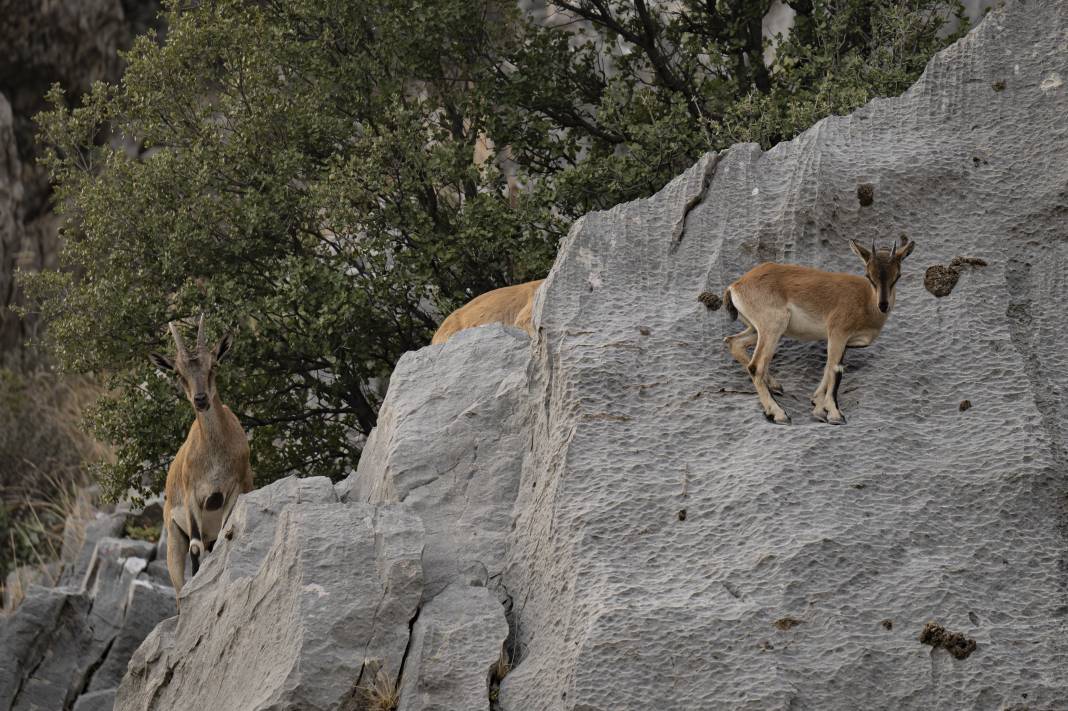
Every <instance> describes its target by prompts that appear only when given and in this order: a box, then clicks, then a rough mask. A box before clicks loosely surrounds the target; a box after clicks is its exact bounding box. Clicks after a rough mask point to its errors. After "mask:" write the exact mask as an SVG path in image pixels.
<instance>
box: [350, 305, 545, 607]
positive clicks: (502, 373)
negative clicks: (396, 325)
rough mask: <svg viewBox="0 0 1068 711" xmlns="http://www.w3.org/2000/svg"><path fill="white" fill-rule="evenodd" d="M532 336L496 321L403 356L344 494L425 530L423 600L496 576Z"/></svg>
mask: <svg viewBox="0 0 1068 711" xmlns="http://www.w3.org/2000/svg"><path fill="white" fill-rule="evenodd" d="M529 360H530V338H529V337H528V336H527V334H526V333H524V332H523V331H520V330H518V329H515V328H508V327H505V326H501V325H497V324H494V325H492V326H486V327H482V328H475V329H469V330H466V331H462V332H460V333H458V334H457V335H456V336H455V337H454V338H452V339H449V341H448V342H447V343H444V344H442V345H439V346H428V347H426V348H423V349H421V350H419V351H415V352H411V353H406V354H405V355H404V356H403V357H402V358H401V359H400V362H398V363H397V367H396V369H395V370H394V372H393V376H392V377H391V378H390V386H389V392H388V394H387V395H386V399H385V401H384V402H383V403H382V408H381V412H380V413H379V417H378V427H377V428H376V429H375V430H374V431H373V432H372V433H371V437H370V438H369V439H368V441H367V445H366V447H364V450H363V454H362V456H361V457H360V465H359V469H358V470H357V472H356V473H355V474H354V475H352V476H350V477H349V478H348V479H346V480H345V481H344V482H342V483H341V484H339V485H338V490H339V493H340V494H341V495H342V497H343V498H344V499H346V500H354V501H368V502H372V503H377V502H390V501H399V502H404V503H405V504H406V505H407V507H408V508H409V509H410V510H411V511H413V512H414V513H416V514H418V515H419V517H420V518H421V519H422V520H423V525H424V526H425V527H426V532H427V547H426V550H425V552H424V554H423V566H424V570H425V575H426V589H425V591H424V598H425V599H429V598H431V597H433V596H434V595H436V594H437V593H438V592H440V591H441V590H442V589H443V588H444V587H445V586H446V585H448V584H449V582H451V581H452V580H454V579H455V578H457V576H463V575H466V574H468V573H469V572H470V573H472V574H474V575H476V576H481V577H482V578H488V577H492V576H495V575H499V574H500V573H501V571H502V569H503V567H504V558H505V555H506V553H507V537H508V534H509V532H510V531H511V523H512V505H513V503H514V502H515V499H516V494H517V490H518V488H519V475H520V471H521V469H522V464H523V458H524V456H525V455H526V452H527V450H528V449H529V447H530V437H529V434H528V433H527V429H526V423H527V418H528V408H527V379H526V369H527V363H528V362H529Z"/></svg>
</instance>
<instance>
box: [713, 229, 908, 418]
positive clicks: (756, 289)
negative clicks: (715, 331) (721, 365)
mask: <svg viewBox="0 0 1068 711" xmlns="http://www.w3.org/2000/svg"><path fill="white" fill-rule="evenodd" d="M849 244H850V246H851V247H852V249H853V252H854V253H856V255H857V256H858V257H860V258H861V259H862V260H864V276H859V275H856V274H843V273H839V272H825V271H820V270H819V269H812V268H810V267H802V266H798V265H795V264H773V263H770V262H769V263H765V264H761V265H760V266H757V267H754V268H753V269H751V270H749V271H748V272H746V273H745V275H744V276H742V278H740V279H739V280H738V281H736V282H734V283H733V284H731V285H730V286H729V287H727V291H726V293H725V294H724V296H723V302H724V304H725V305H726V306H727V310H728V312H729V313H730V315H731V318H732V319H735V318H738V316H741V318H742V322H743V323H745V325H746V326H747V328H746V329H745V330H744V331H742V332H741V333H738V334H735V335H733V336H728V337H727V338H726V339H725V341H726V343H727V345H728V347H729V348H730V351H731V355H732V356H733V357H734V359H735V360H736V361H738V362H739V363H741V364H742V365H744V366H745V367H746V370H748V371H749V376H750V377H751V378H752V380H753V385H754V386H755V387H756V391H757V395H758V396H759V397H760V404H761V406H762V407H763V408H764V415H765V416H766V417H767V418H768V419H769V420H772V421H774V422H777V423H779V424H787V423H789V422H790V418H789V417H788V416H787V414H786V412H785V411H784V410H783V409H782V407H780V406H779V403H777V402H776V401H775V398H774V397H773V396H772V394H771V391H775V392H780V393H781V392H782V388H781V387H780V385H779V384H778V382H777V381H776V380H775V378H773V377H772V375H771V372H770V371H769V368H768V366H769V364H770V363H771V358H772V356H773V355H775V348H776V346H777V345H778V344H779V339H780V338H782V337H783V336H789V337H791V338H796V339H798V340H802V341H821V340H826V341H827V365H826V367H825V368H824V369H823V379H822V380H821V381H820V385H819V387H818V388H816V392H815V393H813V394H812V404H813V405H814V409H813V411H812V416H813V417H815V418H817V419H819V420H823V421H824V422H829V423H831V424H835V425H839V424H845V417H844V416H843V415H842V412H841V410H839V409H838V385H839V383H840V382H841V379H842V365H841V363H842V358H843V357H844V355H845V349H846V347H847V346H848V347H851V348H859V347H864V346H868V345H871V343H872V341H874V340H875V339H876V337H877V336H878V335H879V333H880V332H881V331H882V329H883V325H884V324H885V323H886V319H887V316H889V314H890V309H891V308H893V306H894V297H895V291H894V287H895V286H896V284H897V280H898V279H899V278H900V276H901V262H902V260H904V259H905V257H907V256H909V254H910V253H911V252H912V250H913V248H914V247H915V246H916V243H915V242H911V241H909V238H908V237H905V236H902V237H901V244H900V246H899V245H898V244H897V243H896V242H895V243H894V245H893V246H891V247H890V249H888V250H878V251H877V250H876V249H875V242H874V241H872V245H871V251H869V250H867V249H865V248H864V247H861V246H860V245H859V244H857V242H856V241H855V240H850V242H849ZM754 344H756V348H755V349H754V350H753V356H752V358H750V357H749V354H748V351H747V349H748V348H749V347H750V346H752V345H754Z"/></svg>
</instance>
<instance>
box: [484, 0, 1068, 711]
mask: <svg viewBox="0 0 1068 711" xmlns="http://www.w3.org/2000/svg"><path fill="white" fill-rule="evenodd" d="M1066 36H1068V13H1066V12H1065V6H1064V5H1063V4H1062V3H1027V4H1026V5H1024V4H1023V3H1008V4H1007V7H1006V8H1005V9H1004V10H996V11H994V12H992V13H991V15H990V16H989V17H988V18H987V19H986V20H985V21H984V22H983V23H982V24H981V25H980V26H979V27H978V28H977V29H975V30H974V31H973V32H971V33H970V34H969V35H968V36H967V37H965V38H963V39H962V40H961V41H960V42H958V43H957V44H955V45H953V46H952V47H950V48H948V49H947V50H945V51H944V52H942V53H941V54H939V55H938V56H937V57H935V58H934V59H933V60H932V61H931V62H930V64H929V65H928V67H927V70H926V72H925V73H924V75H923V77H922V78H921V79H920V80H919V81H918V82H917V83H916V85H915V86H914V87H912V88H911V89H910V90H909V91H908V92H906V93H905V94H904V95H903V96H901V97H900V98H895V99H880V100H876V101H873V102H871V103H870V104H869V105H867V106H865V107H864V108H862V109H860V110H858V111H857V112H856V113H854V114H853V115H851V116H848V117H832V118H828V119H826V120H824V121H821V122H819V123H818V124H817V125H816V126H814V127H813V128H812V129H810V130H809V131H807V132H805V133H804V134H802V135H801V136H799V137H798V138H796V139H795V140H793V141H790V142H788V143H784V144H781V145H779V146H777V147H775V148H774V149H773V150H771V151H768V152H766V153H765V152H762V151H761V150H760V149H759V148H758V147H757V146H754V145H741V146H735V147H733V148H732V149H730V150H728V151H726V152H724V153H723V154H721V155H719V156H714V155H710V156H707V157H706V158H704V159H703V160H702V161H701V162H700V163H699V164H698V165H696V166H694V168H693V169H691V170H690V171H689V172H687V173H686V174H685V175H683V176H681V177H680V178H678V179H677V180H675V181H674V182H672V183H671V184H670V185H668V186H667V187H666V188H665V189H664V190H663V191H661V192H660V193H659V194H658V195H656V196H654V197H653V198H650V199H648V200H642V201H638V202H634V203H630V204H627V205H621V206H619V207H617V208H614V209H613V210H610V211H607V212H602V213H594V214H591V215H587V216H586V217H585V218H584V219H582V220H581V221H579V222H578V223H577V224H576V225H575V226H574V228H573V229H572V232H571V234H570V236H569V237H568V239H567V241H566V243H565V244H564V245H563V247H562V249H561V252H560V255H559V257H558V258H557V261H556V264H555V266H554V267H553V270H552V272H551V274H550V275H549V278H548V282H547V284H546V286H545V288H544V289H543V292H542V294H541V298H540V304H539V305H538V307H537V309H536V314H535V323H536V324H537V325H538V327H539V330H540V333H541V335H540V336H539V338H538V339H537V340H536V342H535V360H536V362H535V364H534V366H533V368H532V370H531V382H532V388H531V390H532V392H531V397H532V399H533V400H534V402H535V403H537V404H538V407H537V408H536V409H535V421H534V422H533V443H534V448H533V452H532V454H531V456H530V457H529V459H528V461H527V464H526V467H525V470H524V479H523V482H522V485H521V486H520V494H519V501H518V502H517V505H516V510H517V512H518V513H519V516H518V521H517V526H516V531H515V534H514V536H513V538H512V553H511V558H510V566H509V568H508V573H507V575H506V576H505V580H506V583H507V584H508V587H509V589H510V590H512V592H513V594H514V598H515V600H516V608H515V615H516V624H517V631H518V634H519V642H520V649H521V650H523V655H522V657H521V659H520V660H519V664H518V666H517V667H516V668H515V669H514V670H513V671H512V673H511V674H510V675H509V676H508V677H507V678H506V679H505V680H504V683H503V686H502V689H501V696H500V699H501V705H502V708H504V709H506V710H507V711H537V710H539V709H582V710H583V711H608V710H612V711H624V710H628V709H650V708H670V709H678V710H693V711H697V710H704V709H720V708H722V709H727V708H730V709H762V710H764V709H821V710H823V709H857V708H871V709H874V708H880V709H885V708H894V709H936V708H945V709H950V708H953V709H991V710H993V709H1003V708H1009V707H1016V706H1017V705H1024V706H1026V707H1028V708H1031V709H1047V708H1061V707H1064V705H1065V700H1066V699H1068V676H1066V675H1065V674H1064V673H1063V670H1064V668H1065V665H1066V664H1068V638H1066V637H1065V634H1064V632H1065V629H1066V619H1068V618H1066V615H1068V606H1066V604H1065V593H1064V583H1065V577H1064V570H1065V568H1064V560H1065V550H1066V548H1068V540H1066V538H1065V531H1066V530H1068V529H1066V527H1065V521H1066V519H1065V513H1064V508H1063V502H1064V501H1065V495H1066V493H1068V478H1066V477H1065V475H1064V472H1065V471H1068V467H1066V463H1068V461H1066V458H1065V449H1064V446H1065V430H1064V426H1063V424H1062V423H1064V422H1065V421H1068V400H1066V399H1065V398H1063V397H1062V396H1061V394H1062V393H1064V392H1065V391H1068V329H1065V328H1064V327H1063V323H1064V314H1063V311H1064V306H1063V304H1064V300H1065V284H1066V282H1065V279H1064V265H1065V264H1066V263H1068V241H1066V240H1065V239H1064V237H1065V234H1066V223H1065V214H1068V192H1066V190H1065V185H1068V131H1065V116H1066V115H1068V86H1066V85H1065V84H1064V83H1063V81H1064V79H1068V51H1066V50H1065V37H1066ZM995 81H1003V82H1004V90H1003V91H1000V92H998V91H995V90H994V89H992V88H991V85H992V82H995ZM706 184H707V190H706V189H705V186H706ZM859 184H870V185H872V186H874V195H873V198H874V199H873V202H872V204H871V205H870V206H868V207H864V206H862V205H861V204H860V203H859V201H858V198H857V187H858V185H859ZM695 202H697V203H698V204H697V205H696V207H694V209H693V210H692V211H691V212H690V213H689V215H688V216H687V215H686V211H687V206H688V205H693V204H694V203H695ZM683 228H684V229H683ZM903 232H904V233H907V234H908V235H909V236H910V237H912V238H914V239H915V240H916V242H917V244H918V246H917V248H916V251H915V253H914V254H913V255H912V256H911V257H910V258H909V260H908V261H907V262H906V263H905V274H904V276H903V278H902V280H901V282H900V283H899V285H898V297H897V306H896V308H895V311H894V313H893V315H892V316H891V318H890V320H889V323H888V326H887V328H886V329H885V330H884V332H883V335H882V337H881V338H880V339H879V340H878V341H877V342H876V343H875V344H874V345H873V346H872V347H871V348H868V349H866V350H851V351H850V352H849V354H848V355H847V358H846V361H847V372H846V374H845V379H844V381H843V392H842V402H843V404H844V412H845V414H846V417H847V418H849V424H848V425H846V426H844V427H838V428H835V427H831V426H827V425H824V424H821V423H816V422H810V421H808V418H807V412H808V410H809V408H810V406H809V404H808V401H807V398H808V394H809V393H810V392H811V391H812V390H813V389H814V388H815V386H816V384H817V382H818V379H819V376H820V373H821V369H822V366H823V361H822V358H823V354H822V346H821V345H820V344H799V343H795V342H789V341H786V342H784V343H783V344H782V346H781V349H780V352H779V354H778V355H777V356H776V358H775V360H774V362H773V368H774V371H775V374H776V376H777V377H778V378H779V380H780V381H782V382H783V384H784V386H785V388H786V390H787V396H786V397H784V398H782V400H781V401H782V402H783V404H784V407H786V409H787V410H788V411H790V412H791V413H792V414H793V416H794V422H795V424H794V425H793V426H790V427H782V426H776V425H773V424H770V423H766V422H765V421H764V419H763V415H762V413H761V411H760V409H759V406H758V404H757V399H756V396H755V395H753V394H751V392H749V391H751V386H750V384H749V381H748V377H747V375H746V373H745V372H744V370H743V369H742V368H741V367H740V366H739V365H738V364H737V363H735V362H733V361H732V360H731V359H730V357H729V355H728V353H727V352H726V351H725V349H724V347H723V345H722V343H721V340H722V338H723V337H724V336H726V335H729V334H731V333H734V332H736V331H739V330H741V329H740V328H739V326H738V324H735V323H730V322H729V321H728V320H727V318H726V316H725V314H724V313H723V312H722V311H720V312H709V311H708V310H707V309H706V308H705V306H703V305H702V304H700V303H698V301H697V297H698V295H699V294H700V293H702V292H704V291H711V292H713V293H717V294H719V293H722V290H723V288H724V287H726V286H727V285H728V284H729V283H730V282H731V281H732V280H734V279H735V278H737V277H738V276H740V275H741V274H743V273H744V272H745V271H746V270H747V269H749V268H750V267H752V266H753V265H754V264H756V263H757V262H759V261H762V260H776V261H785V262H796V263H803V264H809V265H813V266H819V267H823V268H827V269H835V270H847V271H851V272H854V273H859V266H860V265H859V262H858V261H857V260H856V258H855V257H854V256H853V255H852V254H851V253H850V251H849V248H848V244H847V239H848V238H856V239H858V240H860V242H861V243H862V244H866V243H868V242H870V241H871V239H872V238H875V239H877V240H878V241H879V242H880V244H883V245H885V244H888V243H889V241H890V240H891V239H893V238H895V237H897V236H898V235H899V234H901V233H903ZM958 255H962V256H975V257H981V258H983V259H985V260H987V261H988V262H989V266H987V267H985V268H974V269H968V270H966V271H965V272H964V273H963V274H962V276H961V279H960V282H959V284H958V285H957V286H956V288H955V290H954V291H953V292H952V294H951V295H950V296H947V297H945V298H942V299H936V298H934V297H933V296H931V295H930V294H928V293H927V292H926V291H925V290H924V288H923V286H922V280H923V273H924V269H925V268H926V267H927V266H929V265H933V264H945V263H948V262H949V261H950V260H951V259H952V258H953V257H955V256H958ZM736 393H737V394H736ZM964 398H968V399H970V400H971V401H972V403H973V404H974V407H972V408H971V409H970V410H968V411H967V412H966V413H962V412H961V411H960V409H959V407H958V404H959V403H960V401H961V400H962V399H964ZM683 510H685V511H686V515H685V517H682V516H680V512H681V511H683ZM683 518H684V520H681V519H683ZM883 620H888V621H890V623H891V624H890V625H889V628H888V627H887V626H884V625H882V624H881V622H882V621H883ZM931 620H933V621H937V622H940V623H942V624H944V625H945V626H946V627H947V628H948V629H950V630H952V631H959V632H962V633H964V634H966V635H967V636H968V637H971V638H974V639H976V640H977V642H978V648H977V650H976V651H975V652H974V653H973V654H971V656H969V657H968V658H967V659H961V660H958V659H954V658H953V657H951V656H950V655H949V654H948V653H947V652H946V651H945V650H942V649H932V648H931V647H928V646H924V645H921V644H920V643H919V641H918V639H917V638H918V636H919V634H920V631H921V629H923V627H924V624H925V623H926V622H927V621H931ZM795 622H796V623H800V624H796V623H795ZM776 623H778V624H776Z"/></svg>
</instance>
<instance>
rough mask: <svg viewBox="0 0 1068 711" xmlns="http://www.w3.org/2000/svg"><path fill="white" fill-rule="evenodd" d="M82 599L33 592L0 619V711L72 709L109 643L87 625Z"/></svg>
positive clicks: (87, 605)
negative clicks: (11, 611) (71, 706)
mask: <svg viewBox="0 0 1068 711" xmlns="http://www.w3.org/2000/svg"><path fill="white" fill-rule="evenodd" d="M91 614H92V600H90V599H89V597H88V596H87V595H85V594H84V593H75V592H71V591H69V590H65V589H62V588H61V589H53V588H42V587H37V586H33V587H31V588H30V589H29V591H28V593H27V595H26V599H25V600H23V602H22V604H21V605H19V607H18V609H16V610H15V611H14V612H13V613H11V614H9V615H4V616H0V649H2V650H3V651H4V653H3V654H0V709H16V710H22V709H25V710H27V711H31V710H36V709H40V710H41V711H44V710H45V709H63V708H68V707H69V706H70V705H71V704H73V702H74V699H75V697H76V696H77V694H78V692H79V691H80V690H81V689H82V688H83V687H84V685H85V683H86V681H87V680H88V677H89V675H90V673H91V671H92V669H93V668H94V667H95V666H96V664H97V663H98V661H99V660H100V658H101V657H102V656H103V654H104V652H105V651H106V649H107V645H108V642H109V641H110V640H109V638H108V637H107V636H106V634H103V635H101V634H100V633H98V632H97V631H96V630H95V629H94V628H93V625H92V621H91Z"/></svg>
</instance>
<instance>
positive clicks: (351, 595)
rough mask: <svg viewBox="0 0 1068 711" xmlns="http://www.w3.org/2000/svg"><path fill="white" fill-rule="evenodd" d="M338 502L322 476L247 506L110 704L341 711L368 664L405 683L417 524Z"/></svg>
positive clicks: (271, 490)
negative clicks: (402, 672) (335, 710)
mask: <svg viewBox="0 0 1068 711" xmlns="http://www.w3.org/2000/svg"><path fill="white" fill-rule="evenodd" d="M333 499H334V493H333V488H332V486H331V485H330V483H329V481H328V480H325V479H323V480H319V481H316V480H303V481H297V480H283V481H281V482H277V483H275V484H272V485H270V486H268V487H265V488H263V489H260V490H258V491H256V492H253V493H251V494H249V495H247V496H243V497H242V498H241V500H240V501H239V502H238V504H237V506H236V507H235V509H234V513H233V516H232V519H231V522H232V526H233V532H232V535H231V536H230V538H229V539H227V538H225V537H224V538H223V539H221V541H220V544H219V545H218V546H217V547H216V549H215V553H214V554H212V555H211V556H208V557H207V558H206V559H205V563H204V565H203V567H202V568H201V569H200V572H199V573H198V574H197V575H196V577H194V578H193V579H192V581H190V582H189V584H188V585H187V587H185V588H183V590H182V597H181V608H182V611H181V614H180V615H179V616H178V617H176V618H172V619H169V620H166V621H165V622H164V623H163V624H161V625H159V626H158V627H157V628H156V629H155V630H154V631H153V632H152V634H150V635H149V637H148V638H147V639H146V640H145V642H144V643H143V644H142V645H141V647H140V648H139V649H138V650H137V652H136V653H135V654H134V656H133V658H132V659H131V662H130V665H129V668H128V671H127V674H126V677H125V678H124V679H123V682H122V684H121V686H120V687H119V691H118V694H117V696H116V704H115V708H116V709H150V708H151V709H170V708H197V707H201V708H227V709H235V711H236V710H238V709H278V708H307V709H320V708H321V709H326V708H336V707H337V706H338V705H339V704H340V703H342V702H343V701H344V700H345V699H348V698H350V697H351V696H352V693H353V690H354V689H355V688H356V686H357V685H359V684H360V683H361V674H362V672H363V670H364V667H365V665H366V664H373V665H374V666H375V667H376V668H377V667H381V668H382V670H383V672H384V673H385V674H387V675H388V676H389V677H390V678H393V679H395V678H397V676H398V674H399V671H400V665H401V660H402V658H403V655H404V651H405V648H406V645H407V642H408V633H409V623H410V621H411V619H412V617H413V616H414V615H415V613H416V610H417V608H418V605H419V601H420V598H421V595H422V567H421V565H420V556H421V554H422V548H423V535H424V533H423V528H422V525H421V524H420V522H419V520H418V518H416V517H415V516H413V515H412V514H411V513H409V512H408V511H407V510H406V509H405V508H404V507H403V506H400V505H386V506H381V507H372V506H368V505H365V504H362V505H358V504H344V503H339V502H336V501H333ZM265 536H269V542H268V543H267V544H264V542H263V538H264V537H265Z"/></svg>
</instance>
